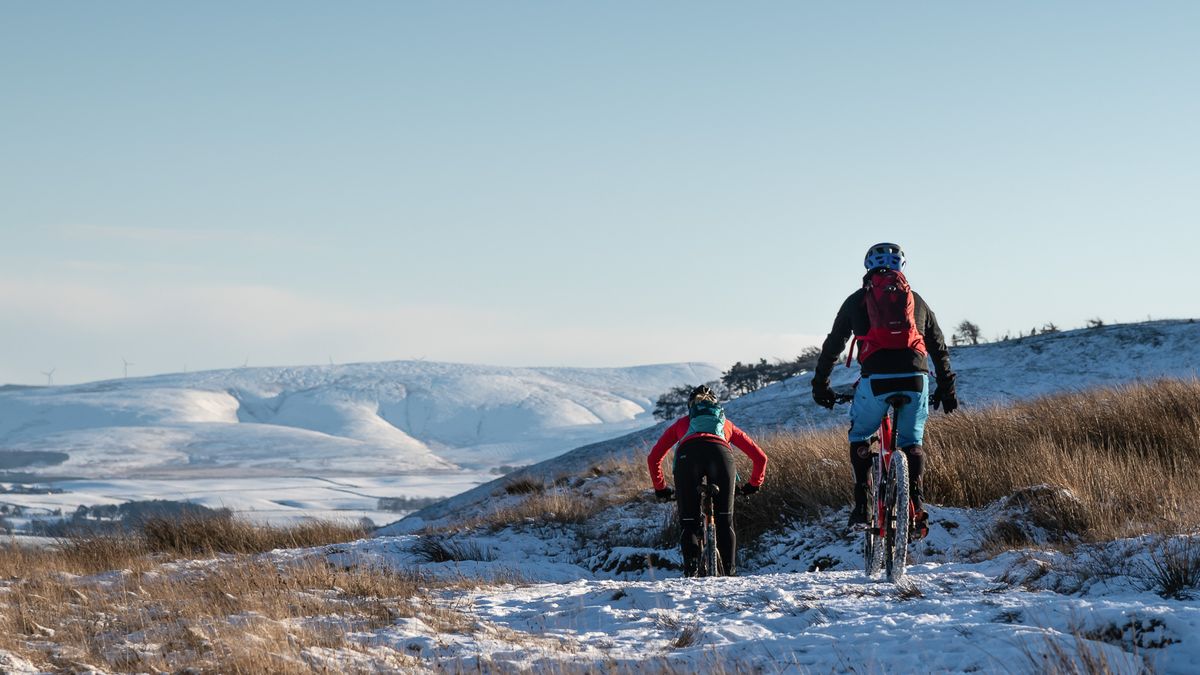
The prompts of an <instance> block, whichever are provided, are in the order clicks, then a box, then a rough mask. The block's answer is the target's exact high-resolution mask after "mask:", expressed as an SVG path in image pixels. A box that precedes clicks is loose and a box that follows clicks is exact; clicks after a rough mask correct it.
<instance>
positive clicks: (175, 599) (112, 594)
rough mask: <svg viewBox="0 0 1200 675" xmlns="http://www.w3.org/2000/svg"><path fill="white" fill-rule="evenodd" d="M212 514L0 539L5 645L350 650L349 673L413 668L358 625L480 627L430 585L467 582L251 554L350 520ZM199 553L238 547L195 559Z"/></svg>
mask: <svg viewBox="0 0 1200 675" xmlns="http://www.w3.org/2000/svg"><path fill="white" fill-rule="evenodd" d="M205 522H206V523H207V524H208V525H210V526H211V527H212V528H213V529H212V530H211V531H210V532H207V533H206V532H203V531H202V530H201V528H202V524H201V523H199V522H182V523H178V524H177V526H176V527H171V526H170V525H169V524H168V523H158V524H156V525H155V526H154V528H153V529H151V528H150V527H149V525H148V527H147V530H148V531H149V533H131V534H127V535H121V536H98V537H90V538H81V539H70V540H64V541H63V542H61V545H60V546H59V547H57V548H52V549H28V548H22V547H19V546H16V545H14V544H7V545H4V544H0V649H4V650H7V651H10V652H13V653H15V654H18V655H21V656H23V657H24V658H26V659H29V660H30V661H32V662H34V663H35V664H37V665H38V666H39V667H42V668H45V669H47V670H53V671H65V672H75V671H81V670H89V669H90V668H89V667H87V665H86V664H92V665H94V666H99V667H101V668H103V669H107V670H111V671H119V672H131V671H133V672H151V671H153V672H173V671H178V670H180V669H181V668H187V669H189V672H196V673H218V672H220V673H257V672H272V673H310V672H322V671H323V670H324V669H325V668H326V667H327V666H328V662H327V661H323V660H321V659H320V658H316V657H315V656H314V655H316V654H319V653H321V650H335V651H336V652H337V653H338V654H339V656H341V657H345V658H344V659H343V660H342V661H340V662H339V670H341V671H342V672H373V671H374V670H377V669H378V667H379V666H380V664H381V663H383V662H386V663H387V664H388V665H389V667H392V668H394V669H405V668H408V669H411V668H413V667H415V666H416V665H418V664H419V661H417V660H416V659H415V658H414V657H412V656H410V655H405V654H402V653H396V652H391V653H388V654H382V655H381V652H380V648H378V647H370V646H368V645H364V644H359V643H357V642H355V641H354V640H353V639H352V638H351V637H350V636H351V635H352V634H353V633H354V632H355V631H359V630H371V629H375V628H380V627H383V626H388V625H391V624H393V623H395V622H396V620H398V619H399V618H403V617H419V618H420V619H421V620H422V621H424V622H426V623H427V624H429V625H431V626H433V627H434V628H435V629H436V630H439V631H443V632H450V633H454V632H460V633H461V632H467V631H471V630H473V627H474V619H473V618H472V617H470V616H469V615H468V614H466V613H464V612H462V611H459V610H458V609H456V608H454V607H448V606H446V605H445V604H438V603H435V602H434V601H433V599H432V597H431V593H430V591H431V590H435V589H447V590H448V589H454V588H460V587H464V588H465V587H468V586H471V584H472V582H470V581H468V580H463V579H455V580H444V579H433V578H428V577H426V576H423V575H421V574H419V573H418V572H415V571H393V570H384V569H376V568H371V567H365V566H364V567H354V568H349V569H346V568H341V567H337V566H333V565H330V564H328V563H326V562H325V560H324V558H323V557H322V556H319V555H314V556H308V557H300V558H294V559H289V560H288V561H287V562H279V561H277V560H272V559H271V558H269V557H266V556H260V555H253V553H256V552H258V551H263V550H270V549H273V548H276V547H277V546H279V545H289V544H291V543H292V542H299V543H298V544H296V545H317V544H328V543H335V542H339V541H346V540H347V539H349V538H356V537H357V536H359V535H360V534H361V532H359V531H356V530H355V529H354V528H346V527H344V526H341V525H335V524H325V525H319V524H313V525H309V526H305V527H301V528H268V527H257V526H254V525H251V524H248V523H241V522H234V523H229V522H221V521H214V520H212V519H207V520H206V521H205ZM197 551H199V552H205V553H210V552H224V551H235V552H238V551H240V553H239V554H236V555H231V554H228V553H226V554H224V555H222V556H221V557H219V558H216V559H210V560H188V558H191V557H192V555H193V553H194V552H197ZM368 651H370V654H369V655H368V654H367V652H368ZM384 651H387V650H384ZM355 654H359V655H362V658H361V663H362V664H364V665H363V666H362V667H361V668H360V667H359V666H356V665H355V663H358V661H356V660H355V659H354V658H353V655H355ZM346 659H348V660H346ZM381 659H383V660H382V661H381Z"/></svg>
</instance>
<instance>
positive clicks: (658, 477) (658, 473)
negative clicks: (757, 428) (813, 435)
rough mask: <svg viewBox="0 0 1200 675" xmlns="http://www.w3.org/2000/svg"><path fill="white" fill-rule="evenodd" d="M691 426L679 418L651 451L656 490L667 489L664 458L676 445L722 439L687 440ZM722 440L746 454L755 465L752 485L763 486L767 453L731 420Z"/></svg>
mask: <svg viewBox="0 0 1200 675" xmlns="http://www.w3.org/2000/svg"><path fill="white" fill-rule="evenodd" d="M689 426H691V419H690V418H688V417H681V418H679V419H678V420H676V421H675V423H674V424H672V425H671V426H669V427H667V430H666V431H664V432H663V435H662V436H661V437H660V438H659V439H658V442H657V443H655V444H654V447H653V448H651V449H650V459H649V464H650V480H652V481H654V489H655V490H664V489H666V487H667V481H666V479H665V478H663V470H662V463H663V458H664V457H666V456H667V451H668V450H670V449H671V448H672V447H674V446H675V444H676V443H682V442H683V441H686V440H688V439H689V438H720V437H719V436H714V435H713V434H692V435H691V436H687V437H686V438H685V435H686V434H687V431H688V427H689ZM721 440H723V441H725V442H727V443H732V444H733V445H734V446H736V447H737V449H738V450H741V451H742V452H744V453H746V456H747V457H749V458H750V461H751V462H753V463H754V469H753V470H752V471H751V472H750V484H751V485H762V482H763V479H764V478H766V476H767V453H765V452H763V451H762V448H760V447H758V444H757V443H755V442H754V441H753V440H752V439H751V438H750V437H749V436H747V435H746V432H744V431H742V430H741V429H739V428H737V426H735V425H734V423H733V422H730V421H729V420H725V438H723V439H721Z"/></svg>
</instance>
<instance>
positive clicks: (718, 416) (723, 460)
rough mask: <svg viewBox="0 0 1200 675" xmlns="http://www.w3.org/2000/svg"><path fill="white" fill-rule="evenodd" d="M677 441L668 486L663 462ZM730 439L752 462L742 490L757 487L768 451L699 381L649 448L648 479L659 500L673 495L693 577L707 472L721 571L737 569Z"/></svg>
mask: <svg viewBox="0 0 1200 675" xmlns="http://www.w3.org/2000/svg"><path fill="white" fill-rule="evenodd" d="M676 443H678V444H679V447H678V449H677V450H676V451H675V465H674V466H675V468H674V473H675V489H674V490H672V489H671V488H669V487H667V481H666V479H664V478H663V470H662V462H663V458H664V457H666V455H667V452H668V451H669V450H670V449H671V448H672V447H673V446H675V444H676ZM730 443H732V444H733V445H734V446H736V447H737V448H738V449H739V450H741V451H742V452H744V453H745V454H746V456H747V457H749V458H750V461H752V462H753V463H754V468H753V470H752V471H751V474H750V481H749V482H748V483H747V484H746V486H745V488H743V490H742V494H746V495H751V494H754V493H755V492H758V490H759V488H760V487H761V486H762V483H763V479H764V478H765V477H766V473H767V455H766V453H764V452H763V451H762V448H760V447H758V444H756V443H755V442H754V441H753V439H751V438H750V437H749V436H747V435H746V433H745V432H744V431H742V430H741V429H739V428H737V427H736V426H735V425H734V424H733V422H730V421H729V420H727V419H725V411H724V410H722V409H721V406H719V405H717V395H716V394H715V393H714V392H713V391H712V390H711V389H709V388H708V387H706V386H704V385H700V386H699V387H696V388H695V389H693V390H692V393H691V395H690V396H689V397H688V414H687V415H685V416H684V417H681V418H680V419H678V420H677V421H676V422H675V423H674V424H672V425H671V426H669V427H667V430H666V431H664V432H663V435H662V437H660V438H659V439H658V442H657V443H655V444H654V448H652V449H651V450H650V458H649V465H650V480H652V481H653V482H654V494H655V496H657V497H658V498H659V500H661V501H668V500H670V499H671V498H672V497H674V498H676V499H677V500H678V503H679V529H680V532H681V535H680V542H679V546H680V549H682V552H683V574H684V576H689V577H694V576H696V574H697V573H698V571H699V568H700V534H701V524H700V493H699V487H700V479H701V478H702V477H707V478H708V482H709V484H710V485H716V486H718V487H719V488H720V489H721V492H720V494H718V495H717V497H716V499H715V500H714V503H713V510H714V513H713V519H714V520H715V521H716V528H717V549H718V550H719V551H720V553H721V560H722V564H723V566H724V567H725V569H724V570H722V572H723V573H724V574H725V575H727V576H733V575H734V574H735V573H736V572H737V562H736V559H735V557H734V554H735V553H736V552H737V539H736V535H735V534H734V531H733V496H734V488H735V481H736V479H737V472H736V471H735V470H734V468H733V455H732V454H731V450H730V447H729V446H730Z"/></svg>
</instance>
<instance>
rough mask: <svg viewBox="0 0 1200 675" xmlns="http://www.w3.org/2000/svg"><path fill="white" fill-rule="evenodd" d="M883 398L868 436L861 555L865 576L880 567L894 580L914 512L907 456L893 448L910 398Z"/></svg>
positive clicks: (904, 557) (842, 398) (847, 397)
mask: <svg viewBox="0 0 1200 675" xmlns="http://www.w3.org/2000/svg"><path fill="white" fill-rule="evenodd" d="M853 400H854V395H853V394H842V395H839V396H838V397H837V402H838V403H847V402H849V401H853ZM885 402H886V403H887V404H888V407H889V410H888V414H886V415H884V417H883V421H882V422H881V423H880V425H879V433H878V434H876V435H875V436H872V437H871V439H870V443H871V472H870V474H869V477H868V479H869V481H870V482H869V485H868V487H867V507H868V508H867V524H866V526H865V528H864V535H865V541H864V542H863V558H864V562H865V568H866V573H867V576H868V577H873V576H875V575H876V574H878V573H879V572H880V570H883V571H884V572H885V573H886V576H887V580H888V581H891V582H893V583H895V582H897V581H900V579H902V578H903V577H904V571H905V568H906V567H907V565H908V537H909V529H910V525H911V523H912V520H913V518H914V517H915V516H916V509H915V508H914V507H913V503H912V500H911V499H910V498H909V494H908V457H906V456H905V454H904V453H903V452H897V447H896V433H897V430H896V418H897V416H898V415H899V413H900V408H901V407H903V406H904V405H906V404H909V403H912V402H913V400H912V398H911V397H910V396H909V395H908V394H903V393H897V394H893V395H891V396H889V397H887V398H886V399H885ZM876 443H878V444H879V446H878V448H877V447H876V445H875V444H876Z"/></svg>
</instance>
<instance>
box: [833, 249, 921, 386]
mask: <svg viewBox="0 0 1200 675" xmlns="http://www.w3.org/2000/svg"><path fill="white" fill-rule="evenodd" d="M863 288H864V290H866V295H865V297H864V300H863V301H864V302H865V303H866V305H867V318H868V319H869V320H870V325H871V327H870V328H869V329H868V330H867V334H866V335H863V336H859V337H856V338H855V342H856V343H857V344H858V362H859V363H862V362H863V361H866V360H867V358H869V357H870V356H871V355H872V354H874V353H875V352H876V351H878V350H880V349H911V350H913V351H915V352H917V353H918V354H920V355H921V356H925V355H926V354H927V353H928V352H927V351H926V349H925V338H924V337H922V336H921V331H920V329H919V328H917V321H916V319H915V318H914V316H913V308H914V306H915V302H914V301H913V293H912V288H911V287H910V286H909V285H908V280H907V279H905V278H904V273H903V272H900V271H899V270H881V271H878V272H875V273H873V274H872V275H871V276H870V278H868V279H867V281H866V282H865V283H864V284H863ZM850 352H851V353H853V352H854V348H853V345H851V349H850ZM847 363H849V358H847Z"/></svg>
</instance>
